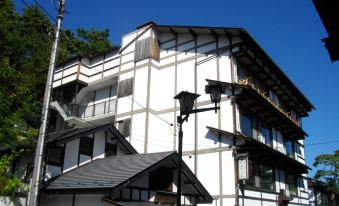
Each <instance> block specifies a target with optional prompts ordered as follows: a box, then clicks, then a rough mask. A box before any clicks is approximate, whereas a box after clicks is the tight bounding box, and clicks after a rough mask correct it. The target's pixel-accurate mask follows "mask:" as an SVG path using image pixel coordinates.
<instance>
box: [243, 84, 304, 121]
mask: <svg viewBox="0 0 339 206" xmlns="http://www.w3.org/2000/svg"><path fill="white" fill-rule="evenodd" d="M239 84H241V85H244V86H248V87H249V88H251V89H252V90H253V91H255V92H256V93H257V94H259V95H260V96H261V97H262V98H264V99H266V100H267V101H268V102H269V103H271V105H272V106H274V107H275V108H276V109H277V110H278V111H279V112H281V113H282V114H283V115H285V116H286V117H287V118H288V119H289V120H291V122H293V123H294V124H295V125H297V126H298V127H300V123H299V122H298V121H297V120H295V119H293V118H292V116H291V115H290V113H289V112H286V111H285V110H284V109H283V108H282V107H281V106H280V105H278V104H277V103H276V102H274V101H273V100H272V99H271V98H270V97H269V96H268V95H267V92H266V91H262V90H261V89H259V88H258V87H256V85H255V84H253V83H252V82H251V80H250V79H248V78H245V79H242V80H239Z"/></svg>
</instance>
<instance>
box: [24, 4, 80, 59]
mask: <svg viewBox="0 0 339 206" xmlns="http://www.w3.org/2000/svg"><path fill="white" fill-rule="evenodd" d="M21 1H22V2H23V3H24V4H25V5H26V6H27V7H29V5H28V4H27V2H26V1H25V0H21ZM33 1H34V3H35V4H36V5H37V6H38V7H39V8H40V9H41V11H42V12H43V13H44V14H45V15H47V16H48V17H49V18H50V19H51V20H53V21H54V22H56V19H55V18H54V17H53V16H52V15H51V14H50V13H49V12H48V11H47V10H46V9H45V8H44V7H43V6H41V4H39V2H38V1H36V0H33ZM54 4H55V2H54ZM54 6H55V5H54ZM60 31H61V34H62V35H63V36H64V37H65V39H66V40H67V41H68V42H69V43H70V44H71V46H72V47H73V48H74V49H75V50H76V52H77V54H80V53H81V52H80V49H79V48H78V47H77V46H76V45H74V43H73V42H72V40H70V39H69V37H68V36H67V34H66V33H65V31H63V30H62V29H61V30H60Z"/></svg>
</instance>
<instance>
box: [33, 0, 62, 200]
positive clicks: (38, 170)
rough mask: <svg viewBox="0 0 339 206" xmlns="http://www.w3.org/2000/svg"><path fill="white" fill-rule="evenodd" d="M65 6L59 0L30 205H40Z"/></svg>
mask: <svg viewBox="0 0 339 206" xmlns="http://www.w3.org/2000/svg"><path fill="white" fill-rule="evenodd" d="M64 6H65V0H59V11H58V17H57V27H56V31H55V39H54V43H53V47H52V52H51V58H50V63H49V68H48V74H47V82H46V87H45V95H44V101H43V107H42V123H41V126H40V130H39V138H38V143H37V147H36V151H35V158H34V170H33V178H32V184H31V188H30V191H29V193H30V195H29V197H30V198H29V200H28V205H29V206H35V205H38V199H39V198H38V196H39V189H40V188H39V186H40V185H39V184H40V180H41V165H42V156H43V151H44V141H45V138H46V133H47V123H48V113H49V112H48V110H49V105H50V100H51V91H52V84H53V74H54V66H55V59H56V53H57V49H58V41H59V33H60V29H61V21H62V19H63V13H64Z"/></svg>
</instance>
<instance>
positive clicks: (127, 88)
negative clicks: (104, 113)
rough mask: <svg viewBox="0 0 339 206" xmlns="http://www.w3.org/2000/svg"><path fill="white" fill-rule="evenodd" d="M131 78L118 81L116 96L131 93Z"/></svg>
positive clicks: (124, 95)
mask: <svg viewBox="0 0 339 206" xmlns="http://www.w3.org/2000/svg"><path fill="white" fill-rule="evenodd" d="M133 79H134V78H130V79H125V80H122V81H120V82H119V86H118V87H119V89H118V98H120V97H126V96H129V95H132V94H133Z"/></svg>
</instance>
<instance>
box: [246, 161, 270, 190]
mask: <svg viewBox="0 0 339 206" xmlns="http://www.w3.org/2000/svg"><path fill="white" fill-rule="evenodd" d="M248 170H249V179H248V180H246V181H245V185H247V186H252V187H256V188H260V189H265V190H274V172H273V168H271V167H269V166H266V165H262V164H258V163H256V162H254V161H252V160H250V161H249V162H248Z"/></svg>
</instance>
